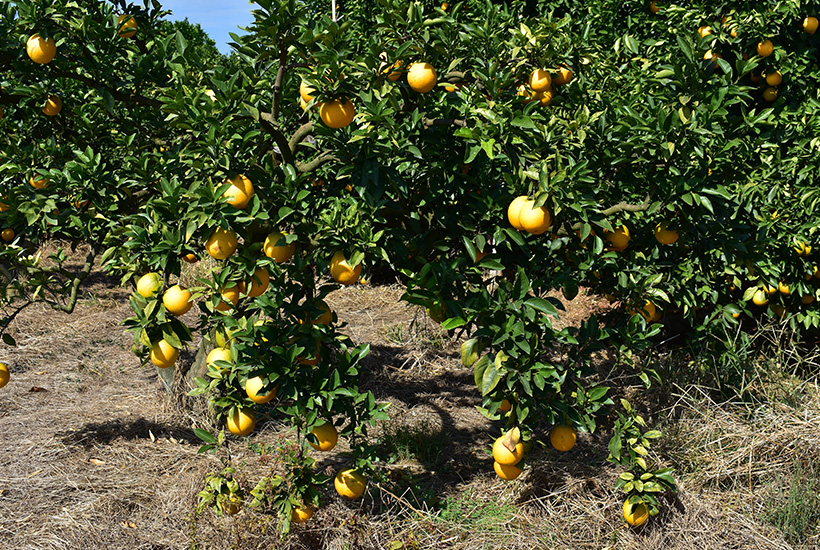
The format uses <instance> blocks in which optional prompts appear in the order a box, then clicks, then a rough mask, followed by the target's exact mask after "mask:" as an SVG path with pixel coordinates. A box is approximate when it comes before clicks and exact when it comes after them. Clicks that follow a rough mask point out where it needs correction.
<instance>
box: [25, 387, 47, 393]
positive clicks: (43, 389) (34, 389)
mask: <svg viewBox="0 0 820 550" xmlns="http://www.w3.org/2000/svg"><path fill="white" fill-rule="evenodd" d="M41 391H48V390H47V389H45V388H41V387H40V386H32V387H31V389H30V390H29V392H41Z"/></svg>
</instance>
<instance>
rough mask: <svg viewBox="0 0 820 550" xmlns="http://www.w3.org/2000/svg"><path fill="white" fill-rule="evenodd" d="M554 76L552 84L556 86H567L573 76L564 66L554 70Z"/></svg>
mask: <svg viewBox="0 0 820 550" xmlns="http://www.w3.org/2000/svg"><path fill="white" fill-rule="evenodd" d="M556 72H557V73H558V74H556V75H555V76H554V77H552V83H553V84H555V85H558V86H563V85H564V84H569V83H570V82H571V81H572V79H573V77H574V76H575V75H574V74H572V71H571V70H570V68H569V67H567V66H566V65H561V66H560V67H558V68H557V69H556Z"/></svg>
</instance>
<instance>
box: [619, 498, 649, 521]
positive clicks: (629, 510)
mask: <svg viewBox="0 0 820 550" xmlns="http://www.w3.org/2000/svg"><path fill="white" fill-rule="evenodd" d="M624 519H625V520H626V522H627V523H628V524H629V525H632V526H633V527H640V526H641V525H643V524H644V523H646V520H648V519H649V508H647V507H646V504H644V503H643V502H639V503H637V504H629V500H627V501H625V502H624Z"/></svg>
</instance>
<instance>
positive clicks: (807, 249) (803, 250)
mask: <svg viewBox="0 0 820 550" xmlns="http://www.w3.org/2000/svg"><path fill="white" fill-rule="evenodd" d="M794 251H795V252H797V255H798V256H802V257H804V258H805V257H806V256H808V255H809V254H811V245H810V244H808V243H804V242H800V243H798V244H797V246H795V247H794Z"/></svg>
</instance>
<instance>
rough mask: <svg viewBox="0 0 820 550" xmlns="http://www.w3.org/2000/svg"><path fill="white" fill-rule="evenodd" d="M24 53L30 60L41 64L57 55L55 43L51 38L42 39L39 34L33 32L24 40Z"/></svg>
mask: <svg viewBox="0 0 820 550" xmlns="http://www.w3.org/2000/svg"><path fill="white" fill-rule="evenodd" d="M26 53H27V54H28V56H29V58H31V60H32V61H34V62H35V63H39V64H41V65H43V64H46V63H48V62H50V61H51V60H52V59H54V56H55V55H57V44H55V42H54V39H53V38H47V39H43V37H42V36H40V35H39V34H33V35H31V37H29V39H28V41H27V42H26Z"/></svg>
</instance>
